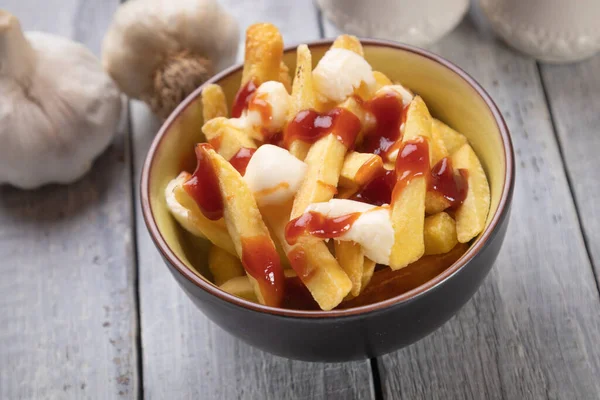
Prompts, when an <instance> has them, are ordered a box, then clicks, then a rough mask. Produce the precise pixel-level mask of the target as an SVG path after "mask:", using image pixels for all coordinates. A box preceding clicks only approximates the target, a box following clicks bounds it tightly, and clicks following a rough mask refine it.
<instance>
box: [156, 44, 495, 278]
mask: <svg viewBox="0 0 600 400" xmlns="http://www.w3.org/2000/svg"><path fill="white" fill-rule="evenodd" d="M363 46H364V50H365V58H366V59H367V61H369V63H370V64H371V65H372V66H373V69H375V70H379V71H381V72H383V73H384V74H386V75H387V76H389V77H390V78H391V79H392V80H393V81H398V82H400V83H402V84H404V85H405V86H407V87H408V88H410V89H411V90H413V91H414V92H415V93H417V94H419V95H421V96H422V97H423V99H424V100H425V102H426V104H427V106H428V107H429V110H430V111H431V114H432V115H433V116H434V117H436V118H438V119H440V120H442V121H444V122H445V123H447V124H448V125H450V126H451V127H452V128H454V129H456V130H458V131H459V132H461V133H463V134H464V135H466V136H467V138H468V139H469V141H470V143H471V145H472V146H473V148H474V150H475V152H476V153H477V154H478V156H479V158H480V160H481V162H482V165H483V167H484V169H485V171H486V173H487V176H488V180H489V183H490V189H491V208H490V213H489V215H488V221H487V226H486V229H487V228H488V227H489V224H490V222H491V221H492V219H493V217H494V216H495V215H496V213H497V212H498V205H499V203H500V200H501V198H502V192H503V188H505V180H506V176H505V174H506V163H507V158H506V154H505V148H504V145H503V142H502V137H501V133H500V129H499V127H498V124H497V122H496V118H495V115H494V112H493V111H492V110H490V108H489V107H488V105H487V104H486V102H485V100H484V98H483V97H482V96H481V95H480V94H479V92H478V91H477V90H476V89H475V88H474V87H472V86H471V85H470V83H469V81H468V80H469V79H470V78H468V77H466V78H464V77H461V76H460V75H459V74H457V73H456V72H455V71H453V70H452V69H451V68H449V67H447V66H445V65H443V64H442V63H440V62H438V61H436V59H435V57H434V56H429V55H423V54H419V53H417V52H414V51H412V50H410V49H400V48H397V47H392V45H387V44H385V43H376V42H369V41H368V40H365V41H363ZM328 47H329V44H328V43H318V44H314V45H311V46H310V48H311V51H312V54H313V63H314V64H316V63H317V62H318V60H319V59H320V58H321V57H322V55H323V54H324V53H325V51H326V50H327V49H328ZM285 62H286V64H287V65H288V66H289V68H290V71H294V69H295V64H296V62H295V50H288V51H286V53H285ZM216 78H217V79H218V80H215V81H214V83H218V84H220V85H221V86H222V87H223V90H224V92H225V95H226V97H227V100H228V103H229V104H231V102H232V101H233V98H234V96H235V93H236V92H237V90H238V88H239V85H240V80H241V68H237V69H235V70H230V71H229V72H226V73H224V74H222V75H221V77H219V76H217V77H216ZM199 94H200V93H199V92H196V93H195V94H193V95H192V96H190V98H188V99H187V100H186V101H185V102H184V103H183V104H182V105H181V106H180V107H179V108H178V110H177V111H176V112H175V113H174V115H172V116H171V117H170V118H169V120H168V121H167V122H166V123H165V125H164V126H163V128H162V129H163V130H164V134H163V135H162V136H161V135H159V137H158V138H157V140H155V143H154V145H153V149H151V153H152V152H153V151H154V155H153V158H152V159H151V160H150V164H149V165H147V168H148V182H147V184H148V202H149V206H150V211H151V213H152V216H153V218H154V221H155V223H156V226H157V228H158V231H159V232H160V234H161V236H162V238H163V240H164V241H165V243H166V245H167V246H168V247H169V249H170V250H171V251H172V252H173V253H174V255H175V256H176V257H177V258H179V260H181V261H182V262H183V263H184V264H185V265H186V266H187V267H188V268H189V269H190V270H191V271H193V272H194V273H195V274H197V275H198V276H200V277H201V278H202V279H204V280H206V281H208V282H210V279H211V275H210V272H209V271H208V268H207V265H206V259H207V257H206V254H207V249H208V243H207V242H206V241H205V240H203V239H197V238H193V237H191V235H189V234H187V233H186V232H185V231H184V230H183V229H182V228H180V227H179V225H178V224H177V222H176V221H175V220H174V219H173V218H172V217H171V216H170V214H169V211H168V209H167V206H166V203H165V197H164V190H165V187H166V185H167V184H168V182H169V181H170V180H171V179H173V178H174V177H175V176H177V174H179V172H180V171H181V170H184V169H185V170H188V171H190V172H192V171H193V169H194V166H195V158H194V150H193V149H194V144H195V143H197V142H203V141H205V138H204V136H203V134H202V132H201V127H202V124H203V119H202V104H201V101H200V95H199ZM496 117H498V118H499V116H496ZM150 156H152V154H151V155H150ZM484 232H485V231H484ZM479 240H481V236H480V237H479V238H477V239H476V240H475V242H474V243H473V245H474V244H475V243H476V242H477V241H479ZM467 254H468V253H467Z"/></svg>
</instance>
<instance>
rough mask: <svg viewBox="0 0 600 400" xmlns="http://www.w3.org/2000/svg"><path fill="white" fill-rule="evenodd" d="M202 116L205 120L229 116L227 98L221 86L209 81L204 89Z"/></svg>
mask: <svg viewBox="0 0 600 400" xmlns="http://www.w3.org/2000/svg"><path fill="white" fill-rule="evenodd" d="M202 116H203V118H204V122H207V121H210V120H211V119H213V118H217V117H225V118H226V117H227V100H226V99H225V93H223V89H222V88H221V86H219V85H216V84H214V83H209V84H208V85H206V86H204V89H202Z"/></svg>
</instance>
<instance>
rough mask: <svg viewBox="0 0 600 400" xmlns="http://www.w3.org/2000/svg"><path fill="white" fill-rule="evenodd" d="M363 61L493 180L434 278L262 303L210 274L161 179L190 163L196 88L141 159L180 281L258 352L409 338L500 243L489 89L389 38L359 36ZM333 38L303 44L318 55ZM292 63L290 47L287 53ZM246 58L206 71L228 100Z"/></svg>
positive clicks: (509, 183)
mask: <svg viewBox="0 0 600 400" xmlns="http://www.w3.org/2000/svg"><path fill="white" fill-rule="evenodd" d="M362 43H363V46H364V51H365V57H366V59H367V60H368V61H369V62H370V63H371V65H372V66H373V68H374V69H376V70H379V71H382V72H383V73H385V74H386V75H387V76H389V77H390V78H391V79H392V80H397V81H400V82H402V83H403V84H405V85H407V86H408V87H410V88H411V89H412V90H414V91H415V92H416V93H418V94H420V95H421V96H422V97H423V98H424V99H425V101H426V103H427V105H428V106H429V108H430V110H431V113H432V114H433V115H434V116H435V117H437V118H439V119H441V120H442V121H445V122H446V123H448V124H449V125H450V126H452V127H454V128H455V129H457V130H459V131H460V132H462V133H464V134H465V135H466V136H467V137H468V139H469V141H470V142H471V145H472V146H473V148H474V149H475V151H476V153H477V154H478V155H479V157H480V159H481V162H482V165H483V167H484V169H485V171H486V173H487V175H488V179H489V182H490V187H491V209H490V213H489V217H488V220H487V225H486V228H485V230H484V231H483V232H482V234H481V235H480V236H479V237H478V238H476V239H475V240H474V241H473V243H472V244H471V246H470V247H469V249H468V250H467V252H466V253H465V254H464V255H463V256H462V257H461V258H460V259H459V260H458V261H456V262H455V263H454V264H452V265H451V266H449V267H448V268H447V269H445V270H444V271H441V272H440V273H439V274H437V275H436V276H434V277H433V278H431V279H429V280H427V281H425V282H422V284H420V285H418V286H417V287H414V288H411V290H408V291H406V292H404V293H398V295H396V296H392V297H391V298H388V299H386V300H384V301H380V302H377V303H374V304H370V305H365V306H360V307H356V308H349V309H343V310H333V311H302V310H289V309H280V308H274V307H268V306H263V305H260V304H256V303H252V302H249V301H247V300H244V299H241V298H238V297H235V296H233V295H230V294H228V293H226V292H224V291H222V290H221V289H219V288H218V287H217V286H215V285H214V284H212V283H211V282H210V281H209V280H208V279H206V278H205V277H204V276H203V275H206V276H209V275H208V274H207V273H206V270H207V266H206V249H207V245H203V244H200V245H197V243H196V242H197V239H196V240H192V239H191V238H190V237H189V236H188V234H187V233H186V232H184V231H183V230H182V229H181V228H180V227H179V225H178V224H177V223H176V222H175V220H174V219H173V218H172V217H171V215H170V214H169V211H168V210H167V206H166V204H165V199H164V189H165V186H166V185H167V183H168V182H169V181H170V180H171V179H172V178H173V177H175V176H176V175H177V174H178V173H179V172H180V171H181V170H182V169H188V170H190V169H193V168H194V151H193V148H194V144H195V143H197V142H201V141H204V138H203V136H202V132H201V129H200V128H201V126H202V123H203V121H202V104H201V101H200V94H201V92H202V87H200V88H198V89H197V90H196V91H195V92H194V93H192V94H191V95H190V96H189V97H188V98H187V99H186V100H185V101H184V102H183V103H182V104H181V105H180V106H179V107H178V108H177V109H176V110H175V111H174V112H173V114H172V115H171V116H170V117H169V118H168V119H167V121H166V122H165V123H164V125H163V126H162V127H161V129H160V131H159V132H158V134H157V136H156V138H155V139H154V142H153V143H152V146H151V148H150V151H149V153H148V156H147V158H146V162H145V164H144V169H143V172H142V179H141V202H142V211H143V215H144V219H145V221H146V225H147V227H148V230H149V232H150V235H151V237H152V239H153V241H154V243H155V244H156V247H157V248H158V250H159V251H160V253H161V255H162V257H163V258H164V261H165V264H166V266H167V267H168V268H169V270H170V271H171V273H172V274H173V276H174V277H175V279H176V280H177V282H179V284H180V285H181V288H182V289H183V290H184V291H185V292H186V293H187V294H188V296H189V297H190V298H191V299H192V301H193V302H194V303H195V304H196V305H197V306H198V307H199V308H200V310H202V312H203V313H204V314H206V315H207V316H208V317H209V318H210V319H211V320H212V321H213V322H214V323H216V324H217V325H219V326H220V327H222V328H223V329H224V330H226V331H227V332H229V333H231V334H232V335H234V336H236V337H238V338H240V339H241V340H243V341H245V342H247V343H249V344H251V345H253V346H256V347H258V348H260V349H262V350H265V351H268V352H271V353H274V354H277V355H280V356H284V357H289V358H294V359H301V360H310V361H331V362H333V361H348V360H354V359H362V358H366V357H374V356H378V355H381V354H384V353H388V352H390V351H393V350H397V349H400V348H402V347H404V346H407V345H409V344H411V343H413V342H415V341H417V340H419V339H420V338H422V337H423V336H425V335H427V334H429V333H431V332H433V331H434V330H435V329H437V328H438V327H439V326H440V325H442V324H443V323H444V322H446V321H447V320H448V319H449V318H450V317H452V316H453V315H454V314H455V313H456V312H457V311H458V310H459V309H460V308H461V307H462V306H463V305H464V304H465V303H466V302H467V301H468V300H469V299H470V298H471V296H472V295H473V294H474V293H475V291H476V290H477V288H478V287H479V285H480V284H481V282H482V281H483V279H484V278H485V276H486V275H487V273H488V272H489V270H490V268H491V267H492V264H493V263H494V260H495V259H496V256H497V255H498V251H499V250H500V247H501V245H502V242H503V239H504V235H505V233H506V226H507V223H508V217H509V213H510V211H509V210H510V203H511V198H512V192H513V186H514V158H513V149H512V145H511V141H510V136H509V133H508V129H507V127H506V125H505V123H504V121H503V119H502V116H501V114H500V112H499V111H498V108H497V107H496V105H495V104H494V102H493V101H492V99H491V98H490V96H489V95H488V94H487V93H486V92H485V91H484V90H483V89H482V88H481V86H479V85H478V84H477V83H476V82H475V81H474V80H473V78H471V77H470V76H468V75H467V74H466V73H465V72H464V71H462V70H461V69H460V68H458V67H456V66H455V65H453V64H451V63H450V62H448V61H446V60H444V59H443V58H441V57H439V56H436V55H434V54H432V53H429V52H427V51H424V50H420V49H417V48H414V47H411V46H407V45H402V44H399V43H394V42H387V41H380V40H369V39H365V40H363V41H362ZM330 45H331V41H327V40H326V41H318V42H313V43H310V44H309V47H310V49H311V51H312V53H313V61H315V63H316V62H317V61H318V60H319V59H320V58H321V57H322V55H323V54H324V53H325V51H326V50H327V49H328V48H329V46H330ZM285 62H286V63H287V64H288V66H289V67H290V70H292V71H293V70H294V68H295V48H289V49H287V50H286V51H285ZM241 73H242V66H241V65H238V66H234V67H232V68H230V69H228V70H226V71H224V72H222V73H220V74H218V75H217V76H215V77H213V78H212V79H210V81H209V82H210V83H218V84H220V85H221V86H222V87H223V90H224V91H225V94H226V96H227V98H228V100H229V101H230V102H231V101H232V99H233V97H234V95H235V93H236V91H237V89H238V87H239V85H240V80H241Z"/></svg>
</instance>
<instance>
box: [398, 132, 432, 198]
mask: <svg viewBox="0 0 600 400" xmlns="http://www.w3.org/2000/svg"><path fill="white" fill-rule="evenodd" d="M429 171H430V170H429V143H428V142H427V139H424V138H422V137H418V138H417V139H413V140H409V141H407V142H404V143H402V146H401V147H400V149H399V150H398V158H397V159H396V178H397V179H396V185H394V190H393V192H392V202H394V200H395V199H396V198H398V196H399V195H400V193H401V192H402V191H403V190H404V188H405V187H406V186H408V185H409V184H410V183H411V182H412V180H413V179H415V178H418V177H421V176H422V177H424V178H425V179H428V175H429Z"/></svg>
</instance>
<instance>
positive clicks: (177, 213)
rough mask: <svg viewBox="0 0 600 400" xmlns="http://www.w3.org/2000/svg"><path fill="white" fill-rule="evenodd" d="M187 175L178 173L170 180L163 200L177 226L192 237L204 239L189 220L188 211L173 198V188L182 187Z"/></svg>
mask: <svg viewBox="0 0 600 400" xmlns="http://www.w3.org/2000/svg"><path fill="white" fill-rule="evenodd" d="M188 177H189V174H188V173H187V172H182V173H180V174H179V175H178V176H177V178H175V179H173V180H171V182H169V184H168V185H167V187H166V188H165V199H166V201H167V208H168V209H169V211H170V212H171V214H172V215H173V217H175V220H176V221H177V222H179V224H180V225H181V226H182V227H183V228H184V229H185V230H186V231H188V232H190V233H191V234H192V235H194V236H199V237H204V235H203V234H202V232H200V231H199V230H198V229H197V228H196V226H195V225H194V224H193V222H192V220H191V218H190V215H189V214H190V211H189V210H188V209H187V208H185V207H184V206H182V205H181V203H179V202H178V201H177V199H176V198H175V193H174V191H175V188H176V187H177V186H179V185H183V184H184V183H185V181H186V180H187V178H188Z"/></svg>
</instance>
